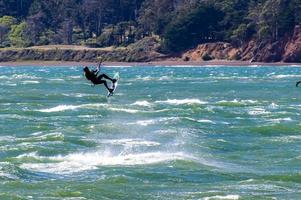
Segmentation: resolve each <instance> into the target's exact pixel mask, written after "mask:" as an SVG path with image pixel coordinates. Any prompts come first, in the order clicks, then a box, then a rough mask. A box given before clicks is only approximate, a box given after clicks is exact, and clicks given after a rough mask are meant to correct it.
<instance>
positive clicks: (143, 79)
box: [136, 76, 153, 81]
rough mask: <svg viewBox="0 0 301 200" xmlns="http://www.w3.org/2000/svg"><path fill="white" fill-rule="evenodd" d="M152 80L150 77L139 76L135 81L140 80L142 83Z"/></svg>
mask: <svg viewBox="0 0 301 200" xmlns="http://www.w3.org/2000/svg"><path fill="white" fill-rule="evenodd" d="M152 79H153V78H152V77H151V76H145V77H141V76H137V77H136V80H142V81H150V80H152Z"/></svg>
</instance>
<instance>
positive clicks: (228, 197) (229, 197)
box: [204, 195, 240, 200]
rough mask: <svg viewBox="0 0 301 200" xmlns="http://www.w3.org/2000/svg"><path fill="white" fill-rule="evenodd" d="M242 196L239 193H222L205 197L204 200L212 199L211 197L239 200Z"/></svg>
mask: <svg viewBox="0 0 301 200" xmlns="http://www.w3.org/2000/svg"><path fill="white" fill-rule="evenodd" d="M239 198H240V196H239V195H226V196H220V195H216V196H212V197H205V198H204V200H211V199H214V200H216V199H229V200H237V199H239Z"/></svg>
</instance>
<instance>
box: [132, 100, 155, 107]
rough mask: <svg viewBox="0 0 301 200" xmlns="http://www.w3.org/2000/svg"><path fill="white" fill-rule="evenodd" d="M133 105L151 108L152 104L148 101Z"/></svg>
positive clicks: (137, 102)
mask: <svg viewBox="0 0 301 200" xmlns="http://www.w3.org/2000/svg"><path fill="white" fill-rule="evenodd" d="M131 105H134V106H145V107H150V106H151V105H152V104H151V103H150V102H148V101H136V102H135V103H133V104H131Z"/></svg>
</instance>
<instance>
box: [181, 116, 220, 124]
mask: <svg viewBox="0 0 301 200" xmlns="http://www.w3.org/2000/svg"><path fill="white" fill-rule="evenodd" d="M185 119H187V120H190V121H194V122H199V123H209V124H216V123H215V122H214V121H211V120H209V119H194V118H190V117H185Z"/></svg>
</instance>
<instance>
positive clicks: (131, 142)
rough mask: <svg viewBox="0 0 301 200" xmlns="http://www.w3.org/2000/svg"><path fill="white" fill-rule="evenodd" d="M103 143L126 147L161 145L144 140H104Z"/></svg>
mask: <svg viewBox="0 0 301 200" xmlns="http://www.w3.org/2000/svg"><path fill="white" fill-rule="evenodd" d="M101 143H105V144H113V145H123V146H126V147H133V146H148V147H150V146H159V145H160V143H158V142H154V141H147V140H142V139H119V140H102V141H101Z"/></svg>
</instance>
